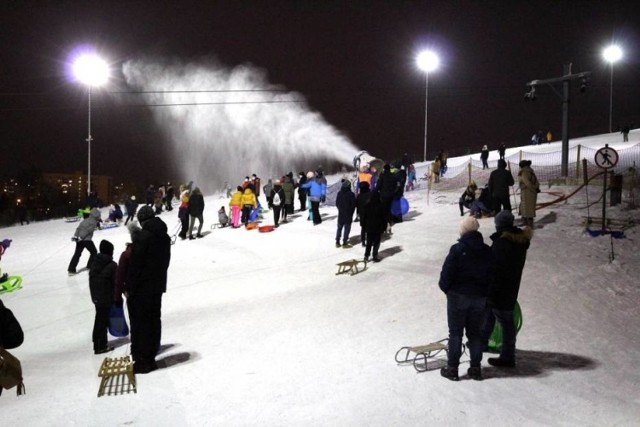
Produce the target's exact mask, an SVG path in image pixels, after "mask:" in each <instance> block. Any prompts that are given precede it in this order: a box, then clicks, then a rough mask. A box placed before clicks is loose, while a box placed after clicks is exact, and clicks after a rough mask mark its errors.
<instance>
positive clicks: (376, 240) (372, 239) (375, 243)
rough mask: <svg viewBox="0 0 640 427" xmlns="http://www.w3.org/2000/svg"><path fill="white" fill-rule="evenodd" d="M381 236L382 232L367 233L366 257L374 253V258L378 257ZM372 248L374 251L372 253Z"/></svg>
mask: <svg viewBox="0 0 640 427" xmlns="http://www.w3.org/2000/svg"><path fill="white" fill-rule="evenodd" d="M381 238H382V233H371V232H369V233H367V248H366V249H365V251H364V256H365V258H368V257H369V255H373V257H374V258H377V257H378V249H380V239H381ZM372 249H373V253H371V250H372Z"/></svg>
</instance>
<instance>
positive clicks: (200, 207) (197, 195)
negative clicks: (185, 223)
mask: <svg viewBox="0 0 640 427" xmlns="http://www.w3.org/2000/svg"><path fill="white" fill-rule="evenodd" d="M203 212H204V197H203V196H202V192H201V191H200V189H199V188H198V187H196V188H194V189H193V192H191V197H189V215H192V216H200V215H202V213H203Z"/></svg>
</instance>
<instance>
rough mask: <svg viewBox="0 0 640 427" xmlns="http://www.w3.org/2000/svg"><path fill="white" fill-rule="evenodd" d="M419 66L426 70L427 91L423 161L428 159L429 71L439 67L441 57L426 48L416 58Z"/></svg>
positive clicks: (425, 95)
mask: <svg viewBox="0 0 640 427" xmlns="http://www.w3.org/2000/svg"><path fill="white" fill-rule="evenodd" d="M416 62H417V63H418V68H420V69H421V70H422V71H424V74H425V93H424V154H423V161H425V162H426V161H427V123H428V121H427V111H428V109H427V106H428V101H429V73H430V72H431V71H434V70H435V69H436V68H438V65H439V64H440V59H439V58H438V55H436V54H435V53H433V52H432V51H430V50H425V51H423V52H421V53H420V54H419V55H418V58H417V59H416Z"/></svg>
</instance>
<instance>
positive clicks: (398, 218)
mask: <svg viewBox="0 0 640 427" xmlns="http://www.w3.org/2000/svg"><path fill="white" fill-rule="evenodd" d="M394 175H395V177H396V182H397V184H398V185H397V187H396V194H395V195H394V196H393V200H394V201H396V200H400V199H401V198H402V196H404V186H405V184H406V183H407V171H406V169H405V167H404V166H402V165H401V164H400V162H398V163H397V164H396V170H395V171H394ZM389 215H391V221H392V222H393V223H394V224H397V223H399V222H402V213H397V214H394V213H393V212H391V213H390V214H389Z"/></svg>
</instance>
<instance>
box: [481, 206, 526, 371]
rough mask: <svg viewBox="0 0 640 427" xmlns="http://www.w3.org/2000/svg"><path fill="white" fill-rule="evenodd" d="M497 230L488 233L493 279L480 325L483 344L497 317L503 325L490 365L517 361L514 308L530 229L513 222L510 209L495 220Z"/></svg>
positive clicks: (486, 340)
mask: <svg viewBox="0 0 640 427" xmlns="http://www.w3.org/2000/svg"><path fill="white" fill-rule="evenodd" d="M494 222H495V226H496V232H495V233H493V234H492V235H491V240H492V242H493V243H492V245H491V251H492V253H493V256H494V259H495V262H496V273H495V278H494V280H493V281H492V282H491V284H490V285H489V299H488V305H489V308H490V309H489V310H488V311H487V314H486V318H485V324H484V328H483V333H482V336H483V342H484V346H485V347H486V346H487V345H488V341H489V337H490V336H491V333H492V331H493V328H494V325H495V322H496V320H497V321H498V323H500V326H501V327H502V348H501V350H500V357H499V358H489V360H488V362H489V364H490V365H493V366H499V367H514V366H515V364H516V359H515V356H516V354H515V352H516V329H515V325H514V321H513V311H514V309H515V305H516V301H517V299H518V292H519V291H520V281H521V279H522V270H523V269H524V264H525V261H526V259H527V250H528V249H529V245H530V244H531V238H532V237H533V230H531V228H529V227H524V228H518V227H515V226H514V225H513V214H512V213H511V211H508V210H503V211H501V212H499V213H498V214H497V215H496V216H495V219H494Z"/></svg>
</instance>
